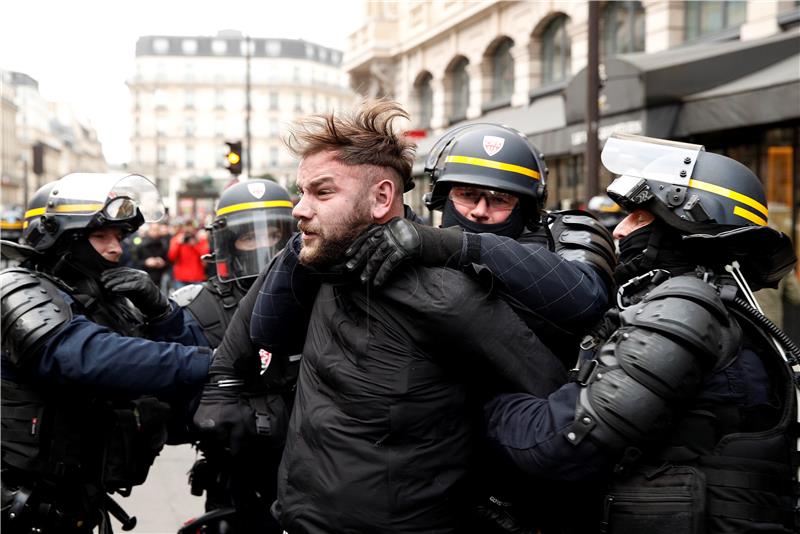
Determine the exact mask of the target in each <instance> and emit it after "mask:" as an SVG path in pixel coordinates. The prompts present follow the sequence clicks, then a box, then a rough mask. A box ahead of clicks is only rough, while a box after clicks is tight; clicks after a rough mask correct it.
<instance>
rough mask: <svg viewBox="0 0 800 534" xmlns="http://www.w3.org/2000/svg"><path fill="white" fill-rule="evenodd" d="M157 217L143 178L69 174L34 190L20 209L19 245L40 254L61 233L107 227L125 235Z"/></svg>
mask: <svg viewBox="0 0 800 534" xmlns="http://www.w3.org/2000/svg"><path fill="white" fill-rule="evenodd" d="M163 215H164V205H163V204H162V203H161V195H160V194H159V193H158V189H156V186H155V185H153V183H152V182H151V181H150V180H148V179H147V178H145V177H144V176H141V175H138V174H122V173H73V174H68V175H66V176H64V177H62V178H60V179H59V180H56V181H55V182H52V183H50V184H46V185H44V186H42V187H41V188H39V189H38V190H37V191H36V193H34V195H33V197H32V198H31V201H30V202H29V204H28V209H27V211H26V212H25V221H24V223H23V226H24V229H23V235H22V238H23V242H24V244H26V245H28V246H30V247H32V248H34V249H35V250H37V251H38V252H46V251H48V250H50V249H51V248H52V247H53V246H54V245H55V244H56V243H58V242H60V241H62V240H63V237H64V236H68V235H75V234H78V233H81V232H85V231H87V230H91V229H93V228H99V227H108V226H113V227H118V228H121V229H122V231H123V233H124V234H129V233H132V232H135V231H136V230H137V229H138V228H139V227H140V226H141V225H142V224H143V223H145V222H156V221H158V220H160V219H161V217H163Z"/></svg>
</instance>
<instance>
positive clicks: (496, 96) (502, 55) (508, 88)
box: [491, 39, 514, 102]
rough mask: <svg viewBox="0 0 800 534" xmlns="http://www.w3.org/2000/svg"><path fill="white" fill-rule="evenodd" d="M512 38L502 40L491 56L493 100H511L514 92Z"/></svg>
mask: <svg viewBox="0 0 800 534" xmlns="http://www.w3.org/2000/svg"><path fill="white" fill-rule="evenodd" d="M513 46H514V42H513V41H512V40H511V39H506V40H504V41H502V42H501V43H500V44H499V45H497V48H495V49H494V52H493V53H492V56H491V61H492V102H499V101H504V100H510V99H511V95H512V94H513V93H514V58H513V57H511V47H513Z"/></svg>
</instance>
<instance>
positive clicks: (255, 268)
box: [172, 179, 294, 347]
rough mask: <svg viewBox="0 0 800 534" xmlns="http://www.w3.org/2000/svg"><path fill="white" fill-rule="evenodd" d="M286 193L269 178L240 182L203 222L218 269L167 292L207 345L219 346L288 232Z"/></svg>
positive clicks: (289, 214) (289, 203)
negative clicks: (206, 222) (201, 280)
mask: <svg viewBox="0 0 800 534" xmlns="http://www.w3.org/2000/svg"><path fill="white" fill-rule="evenodd" d="M293 227H294V224H293V220H292V201H291V199H290V198H289V193H288V192H287V191H286V190H285V189H284V188H283V187H281V186H280V185H278V184H277V183H275V182H272V181H270V180H261V179H253V180H247V181H245V182H239V183H237V184H235V185H233V186H231V187H229V188H228V189H226V190H225V191H223V193H222V195H221V196H220V199H219V202H218V203H217V210H216V215H215V217H214V220H213V222H212V223H211V226H210V227H209V228H208V230H209V232H210V234H211V240H212V241H213V243H214V250H213V253H212V254H211V256H209V257H208V259H209V260H210V261H213V262H214V264H215V265H216V272H217V275H216V276H214V277H212V278H210V279H209V280H208V281H206V282H204V283H202V284H192V285H189V286H185V287H182V288H180V289H178V290H177V291H175V292H174V293H173V294H172V298H173V299H174V300H175V301H176V302H177V303H178V304H179V305H180V306H181V307H183V308H185V309H186V310H187V311H188V312H189V314H190V316H191V317H192V318H193V320H194V321H196V322H197V324H198V325H199V326H200V328H201V329H202V331H203V333H204V334H205V337H206V338H207V339H208V341H209V344H210V345H211V346H212V347H217V346H219V343H220V341H222V336H223V335H224V334H225V329H226V328H227V326H228V324H229V323H230V319H231V317H232V316H233V314H234V312H235V311H236V307H237V305H238V303H239V301H241V300H242V298H243V297H244V295H245V294H246V293H247V290H248V289H250V286H251V285H252V284H253V281H254V280H255V279H256V277H257V276H258V274H259V273H260V272H261V271H262V270H264V268H265V267H266V266H267V264H268V263H269V261H270V259H271V258H272V256H273V255H274V254H275V253H276V252H278V251H279V250H281V249H282V248H283V247H284V245H286V242H287V241H288V240H289V238H290V237H291V235H292V232H293Z"/></svg>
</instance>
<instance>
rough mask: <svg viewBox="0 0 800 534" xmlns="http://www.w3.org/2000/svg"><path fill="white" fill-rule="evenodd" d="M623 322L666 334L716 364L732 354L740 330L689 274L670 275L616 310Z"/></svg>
mask: <svg viewBox="0 0 800 534" xmlns="http://www.w3.org/2000/svg"><path fill="white" fill-rule="evenodd" d="M620 319H621V322H622V324H623V325H627V326H633V327H637V328H642V329H645V330H649V331H652V332H658V333H661V334H663V335H665V336H668V337H670V338H672V339H674V340H676V341H678V342H679V343H681V344H683V345H685V346H687V347H689V348H690V350H691V351H693V352H694V353H698V352H699V353H702V354H703V355H705V356H707V357H709V358H711V359H713V361H714V362H716V366H717V367H719V366H720V365H721V364H723V363H727V361H728V360H729V359H730V358H732V357H733V356H735V354H736V352H737V350H738V347H739V343H740V340H741V329H740V328H739V326H738V323H736V321H732V320H731V318H730V315H729V314H728V311H727V310H726V309H725V305H724V304H723V303H722V300H721V299H720V298H719V295H717V293H716V290H715V289H714V287H713V286H711V285H710V284H708V283H706V282H703V281H702V280H699V279H697V278H693V277H690V276H679V277H676V278H672V279H670V280H668V281H666V282H664V283H663V284H661V285H659V286H658V287H656V288H655V289H654V290H653V291H651V292H650V293H649V294H648V295H646V296H645V298H644V299H643V301H642V302H641V303H640V304H637V305H635V306H631V307H630V308H627V309H626V310H624V311H623V312H622V313H620Z"/></svg>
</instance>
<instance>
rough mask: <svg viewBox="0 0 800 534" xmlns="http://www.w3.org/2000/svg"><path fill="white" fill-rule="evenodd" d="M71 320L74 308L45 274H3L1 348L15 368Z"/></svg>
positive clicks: (17, 271) (15, 271)
mask: <svg viewBox="0 0 800 534" xmlns="http://www.w3.org/2000/svg"><path fill="white" fill-rule="evenodd" d="M71 320H72V308H70V306H69V304H67V302H66V301H65V300H64V297H63V296H62V294H61V292H60V290H59V289H58V287H57V286H56V285H55V284H54V283H53V282H52V281H50V280H49V279H47V277H45V276H44V275H42V274H39V273H36V272H33V271H29V270H27V269H6V270H5V271H3V272H1V273H0V321H2V335H3V338H2V346H3V351H4V352H7V354H9V356H10V358H11V363H13V364H14V365H21V364H24V363H25V361H26V360H28V359H30V357H31V356H33V355H34V354H35V353H36V352H37V351H38V350H39V349H40V348H41V346H42V345H43V344H44V343H45V342H46V341H47V340H48V339H49V338H50V336H51V335H52V334H54V333H55V332H56V331H57V330H58V329H60V328H61V326H62V325H64V324H66V323H68V322H69V321H71Z"/></svg>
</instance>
